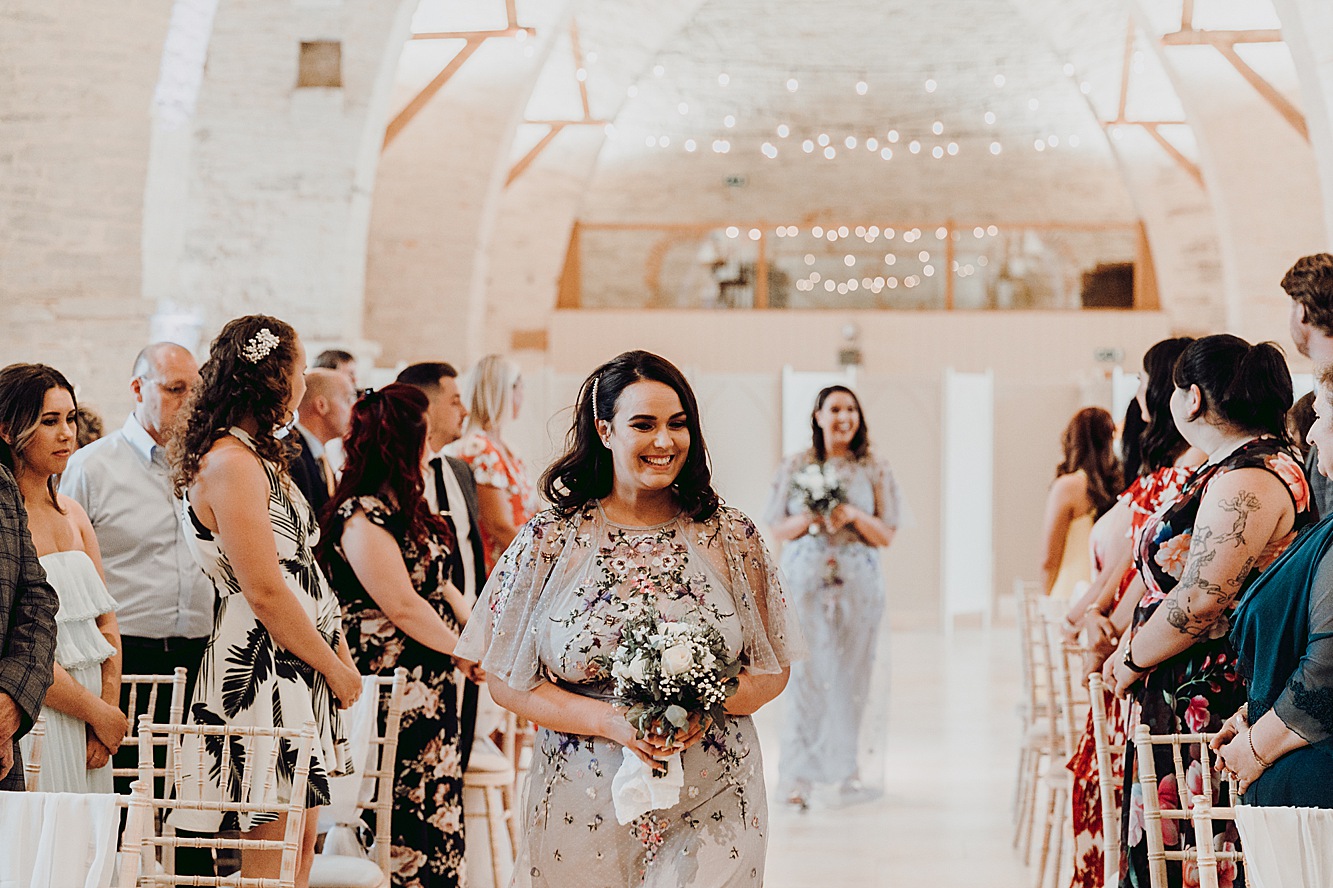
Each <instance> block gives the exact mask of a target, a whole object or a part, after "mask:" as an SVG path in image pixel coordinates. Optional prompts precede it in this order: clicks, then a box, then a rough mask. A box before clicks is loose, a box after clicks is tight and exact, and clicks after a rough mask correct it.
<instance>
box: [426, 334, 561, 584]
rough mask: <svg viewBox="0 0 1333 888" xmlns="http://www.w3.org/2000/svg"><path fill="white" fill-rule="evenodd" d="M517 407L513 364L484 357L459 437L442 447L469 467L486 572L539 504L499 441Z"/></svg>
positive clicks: (518, 387) (522, 469) (519, 396)
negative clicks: (479, 517)
mask: <svg viewBox="0 0 1333 888" xmlns="http://www.w3.org/2000/svg"><path fill="white" fill-rule="evenodd" d="M522 407H523V377H522V374H521V373H520V371H519V367H518V365H517V364H515V363H514V362H513V361H510V360H508V359H507V358H504V357H502V356H500V355H487V356H486V357H484V358H482V359H481V360H480V361H478V362H477V366H476V369H475V370H473V380H472V406H471V408H470V409H469V411H468V421H467V426H466V428H464V430H463V437H462V439H461V440H460V441H458V443H456V444H453V445H451V446H450V447H449V448H447V451H448V453H449V455H450V456H455V457H457V458H458V459H461V460H463V461H464V462H466V463H467V464H468V465H469V466H471V467H472V474H473V475H474V476H475V477H476V479H477V504H478V506H479V507H480V513H481V541H482V544H483V546H484V547H485V552H486V570H487V572H489V571H490V570H491V569H492V568H493V567H495V563H496V562H497V561H499V560H500V556H501V555H502V554H503V553H504V550H505V549H507V548H509V544H510V543H512V542H513V541H514V537H516V536H517V535H518V529H519V528H520V527H522V526H523V525H524V524H526V523H527V521H528V519H529V518H531V517H532V516H533V515H535V514H536V513H537V507H538V505H539V504H540V501H539V499H538V497H537V488H536V487H534V486H533V483H532V480H531V479H530V478H529V477H528V470H527V467H526V466H524V465H523V460H521V459H519V458H518V456H517V454H515V453H514V452H513V451H512V450H510V449H509V445H508V444H506V443H505V440H504V428H505V425H506V424H507V423H508V422H509V421H510V420H512V419H517V418H518V412H519V410H521V409H522Z"/></svg>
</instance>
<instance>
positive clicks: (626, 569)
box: [458, 503, 800, 888]
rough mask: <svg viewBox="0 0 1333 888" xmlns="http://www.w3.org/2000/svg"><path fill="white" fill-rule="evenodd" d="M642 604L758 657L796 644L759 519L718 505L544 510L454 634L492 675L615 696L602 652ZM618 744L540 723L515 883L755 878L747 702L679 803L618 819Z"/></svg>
mask: <svg viewBox="0 0 1333 888" xmlns="http://www.w3.org/2000/svg"><path fill="white" fill-rule="evenodd" d="M644 608H653V609H656V610H657V612H658V613H660V614H661V615H662V616H663V617H665V618H667V619H689V620H696V621H706V622H707V623H710V624H712V625H714V626H716V627H717V628H718V630H719V631H720V632H721V633H722V635H723V637H724V638H725V639H726V643H727V646H728V649H729V651H730V652H731V653H732V655H733V656H736V657H738V658H739V659H740V660H741V661H742V662H743V663H744V664H745V666H746V668H747V669H748V670H749V671H750V672H752V673H776V672H779V671H780V670H781V669H783V668H784V667H785V666H787V665H788V664H789V663H790V661H791V658H792V657H793V655H794V654H795V653H796V651H795V649H796V647H797V646H798V645H799V644H800V642H799V640H798V639H797V638H794V637H793V634H794V633H795V629H794V627H792V626H790V625H789V624H788V622H787V620H788V617H787V615H786V613H785V607H784V604H783V601H782V597H781V590H780V589H779V586H778V582H777V575H776V571H775V569H774V567H773V563H772V561H771V560H770V559H769V557H768V553H767V551H766V550H765V549H764V545H763V542H762V540H761V539H760V537H759V533H758V531H757V530H756V529H755V526H754V524H752V523H751V522H750V520H749V519H748V518H746V517H745V516H744V515H742V514H741V513H739V512H737V511H735V510H734V509H730V508H726V507H722V508H719V510H718V511H717V512H716V513H715V514H714V515H713V516H712V517H710V518H708V519H707V520H705V521H693V520H691V519H689V518H686V517H684V516H681V517H678V518H676V519H673V520H672V521H668V522H667V523H665V524H662V525H659V526H656V527H624V526H620V525H617V524H614V523H612V522H610V521H609V520H607V518H606V516H605V514H604V513H603V512H602V510H601V508H600V506H598V505H596V504H595V503H594V504H592V506H591V507H589V508H587V509H585V510H584V511H583V512H582V513H579V514H575V515H573V516H570V517H568V518H564V517H560V516H559V515H557V514H556V513H554V512H543V513H541V514H539V515H538V516H536V517H535V518H534V519H533V520H532V521H531V522H529V523H528V524H527V525H526V526H525V527H524V528H523V529H522V531H521V532H520V533H519V535H518V537H517V539H515V540H514V543H513V545H512V546H510V547H509V549H508V550H507V551H506V552H505V555H504V557H503V558H502V559H501V560H500V563H499V565H498V566H497V568H496V570H495V572H494V573H492V575H491V578H490V581H489V582H488V583H487V585H486V590H485V591H484V592H483V593H482V598H481V601H480V602H479V603H478V607H477V610H476V611H475V612H474V615H473V618H472V620H471V622H470V623H469V625H468V628H467V631H466V632H465V633H464V635H463V639H462V641H461V642H460V643H459V648H458V651H459V655H460V656H463V657H467V658H469V659H474V660H478V661H480V662H481V664H482V666H483V667H484V668H485V669H486V672H487V675H488V677H489V680H491V681H504V682H506V683H507V684H509V685H510V686H511V687H513V688H515V689H517V690H522V691H527V690H531V689H532V688H535V687H537V686H538V685H540V684H542V683H543V682H552V683H554V684H556V685H558V686H560V687H562V688H564V689H566V690H568V691H571V692H573V693H575V694H580V695H582V696H587V697H595V698H599V699H605V700H610V699H612V691H613V687H614V684H613V682H612V679H611V676H610V675H609V674H608V673H607V671H606V667H605V666H604V665H601V664H600V663H599V662H598V661H597V657H598V656H599V655H607V654H611V653H612V652H614V650H615V648H616V646H617V645H618V643H619V635H620V626H621V623H622V622H623V621H624V620H625V619H626V618H627V617H629V616H631V615H634V614H637V613H641V612H642V611H643V609H644ZM621 760H622V747H621V746H620V745H618V744H616V743H614V742H612V741H610V740H607V739H605V738H602V737H587V736H576V735H572V734H563V733H560V732H557V731H552V730H548V729H542V730H541V731H540V732H539V733H538V735H537V740H536V746H535V749H534V756H533V764H532V771H531V776H530V778H529V780H530V782H529V785H528V790H527V793H526V796H525V798H526V804H525V806H524V808H523V811H522V817H523V843H522V848H521V850H520V854H519V859H518V862H517V865H516V867H515V872H514V883H513V884H514V885H515V886H520V888H525V886H538V888H542V886H550V888H564V886H571V888H572V886H580V888H581V886H592V885H595V886H598V888H613V886H625V888H629V886H643V885H647V886H653V888H675V886H679V885H691V886H700V888H708V886H760V885H762V884H763V879H764V855H765V850H766V846H767V836H768V804H767V800H766V798H765V792H764V769H763V764H762V761H761V758H760V751H759V738H758V736H757V735H756V733H755V728H754V723H753V721H752V719H751V718H750V717H749V716H728V717H727V718H726V719H725V720H724V722H723V723H721V724H715V725H713V726H711V727H710V728H709V729H708V731H707V732H706V734H705V736H704V739H703V740H702V741H701V742H699V743H697V744H695V745H694V746H692V747H690V748H689V749H687V750H686V751H685V752H684V753H683V754H682V766H683V770H684V774H685V786H684V789H683V790H682V792H681V797H680V801H679V803H677V804H676V805H675V806H674V807H671V808H668V809H662V810H652V811H648V812H647V813H645V814H643V815H641V816H639V817H637V818H635V819H634V820H631V821H630V822H629V823H628V824H625V825H623V826H622V825H620V824H619V823H618V821H617V819H616V812H615V806H614V802H613V799H612V793H611V781H612V777H613V776H614V774H615V773H616V770H617V769H618V768H619V766H620V764H621Z"/></svg>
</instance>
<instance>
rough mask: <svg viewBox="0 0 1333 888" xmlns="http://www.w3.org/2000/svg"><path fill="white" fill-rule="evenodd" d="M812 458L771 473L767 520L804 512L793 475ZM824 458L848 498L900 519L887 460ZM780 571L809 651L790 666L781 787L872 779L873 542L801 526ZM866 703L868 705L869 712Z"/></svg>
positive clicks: (881, 714) (879, 736)
mask: <svg viewBox="0 0 1333 888" xmlns="http://www.w3.org/2000/svg"><path fill="white" fill-rule="evenodd" d="M813 462H814V454H813V453H812V452H810V451H806V452H804V453H800V454H797V455H796V456H794V457H792V458H790V459H788V460H787V461H786V462H785V463H784V464H783V466H782V468H781V469H780V470H779V471H778V474H777V477H776V478H775V480H774V482H773V492H772V496H771V499H770V502H769V507H768V511H767V513H766V514H765V516H764V517H765V520H767V521H768V523H769V524H776V523H778V522H779V521H782V520H783V519H785V518H787V517H788V516H789V515H796V514H800V513H802V512H803V511H805V501H804V498H803V497H802V496H801V494H800V493H799V492H798V491H797V490H796V489H795V487H794V486H793V484H792V477H793V476H794V475H795V474H796V473H797V472H799V471H801V470H802V469H803V468H805V467H806V466H809V465H811V464H812V463H813ZM825 465H826V466H827V467H831V468H832V469H833V471H834V472H835V473H836V474H837V476H838V477H839V479H840V480H841V481H842V485H843V488H844V489H845V490H846V491H847V502H848V503H849V504H850V505H852V506H855V507H857V508H859V509H861V510H862V511H864V512H868V513H870V514H872V515H875V516H877V517H878V518H880V519H881V520H883V521H884V523H885V524H887V525H888V526H889V527H896V526H897V524H898V514H899V511H900V503H899V499H900V498H899V493H898V485H897V482H896V481H895V480H894V477H893V472H892V471H891V470H890V469H889V466H888V463H886V462H884V461H882V460H874V459H866V460H850V459H841V458H835V459H830V460H828V461H827V462H826V464H825ZM782 577H783V580H784V582H785V583H786V589H787V593H788V594H789V595H790V596H791V601H792V610H793V612H794V614H795V616H796V619H797V620H798V622H799V623H800V626H801V631H802V633H803V634H804V636H805V640H806V644H807V645H808V646H809V649H810V655H809V657H808V658H807V659H806V660H804V661H803V662H800V663H797V664H796V665H794V666H793V667H792V670H791V681H790V682H789V683H788V685H787V690H786V692H785V699H786V709H787V717H786V718H785V719H784V727H783V735H782V758H781V760H780V763H779V768H778V773H779V782H778V786H779V792H781V793H783V794H784V795H785V794H787V793H790V792H792V791H794V790H797V789H804V790H808V789H809V788H810V787H811V785H813V784H820V783H822V784H845V783H847V782H849V781H855V780H859V779H861V778H862V777H863V776H864V777H865V779H866V780H867V781H868V782H869V783H871V784H873V785H875V786H878V785H879V783H880V782H882V781H880V780H879V779H878V775H877V774H875V773H871V770H872V769H873V766H875V765H877V764H879V763H878V762H877V761H876V759H877V758H878V757H879V755H880V752H881V750H882V744H883V742H884V738H885V737H886V736H887V734H888V726H887V724H886V721H887V706H888V690H889V688H888V671H887V660H888V657H887V655H886V652H885V651H879V652H878V653H877V652H876V645H877V642H878V641H879V629H880V621H881V619H882V617H883V615H884V574H883V572H882V570H881V569H880V553H879V549H878V548H876V547H875V546H872V545H870V544H869V543H867V542H866V541H865V539H864V538H862V537H861V535H860V534H859V533H857V532H856V530H855V529H853V528H851V527H845V528H843V529H842V530H840V531H838V532H837V533H834V534H825V533H821V534H805V535H804V536H800V537H797V538H796V539H794V540H792V541H790V542H788V543H786V544H785V545H784V546H783V547H782ZM877 663H878V664H879V665H880V668H878V669H877V668H876V665H877ZM872 677H874V678H878V679H879V680H878V681H872ZM872 686H873V688H874V691H875V693H874V694H872ZM868 704H873V706H872V708H873V709H874V713H873V715H872V717H871V718H869V719H866V718H865V716H866V714H867V705H868ZM862 766H865V767H866V768H867V770H866V772H865V774H864V775H863V774H862V770H861V769H862ZM849 788H850V787H849Z"/></svg>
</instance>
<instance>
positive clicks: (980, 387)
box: [940, 369, 995, 632]
mask: <svg viewBox="0 0 1333 888" xmlns="http://www.w3.org/2000/svg"><path fill="white" fill-rule="evenodd" d="M943 407H944V409H943V411H942V412H943V415H944V439H943V440H944V454H943V456H944V460H943V472H942V474H943V481H944V483H943V488H944V489H943V502H942V508H941V510H940V514H941V523H942V527H941V547H940V551H941V565H940V568H941V569H940V575H941V578H942V584H941V585H942V586H943V589H942V592H943V595H942V597H941V600H942V602H943V619H944V629H945V631H946V632H950V631H952V630H953V624H954V619H955V618H956V617H957V616H958V615H959V614H974V613H975V614H981V616H982V618H983V620H984V621H985V623H986V625H989V624H990V617H991V609H992V603H993V602H994V598H995V590H994V586H995V583H994V574H995V551H994V545H995V544H994V537H993V526H992V525H993V514H994V500H995V377H994V375H993V374H992V373H991V372H990V371H987V372H985V373H956V372H954V371H953V370H952V369H949V370H946V371H945V373H944V405H943Z"/></svg>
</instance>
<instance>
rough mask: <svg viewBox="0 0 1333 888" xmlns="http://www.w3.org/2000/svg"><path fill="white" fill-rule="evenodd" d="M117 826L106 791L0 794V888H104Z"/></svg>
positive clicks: (117, 818)
mask: <svg viewBox="0 0 1333 888" xmlns="http://www.w3.org/2000/svg"><path fill="white" fill-rule="evenodd" d="M119 825H120V814H119V812H118V811H117V807H116V796H114V795H112V794H110V793H105V794H102V793H91V794H86V795H85V794H80V793H69V792H59V793H56V792H0V836H4V837H5V838H4V841H5V853H4V854H0V888H107V886H109V885H110V884H111V877H112V875H113V874H114V873H115V866H116V829H117V827H118V826H119Z"/></svg>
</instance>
